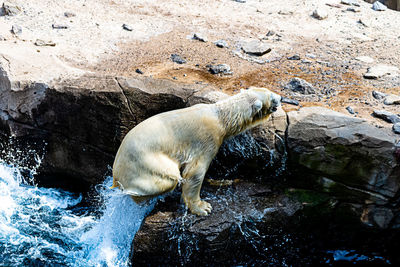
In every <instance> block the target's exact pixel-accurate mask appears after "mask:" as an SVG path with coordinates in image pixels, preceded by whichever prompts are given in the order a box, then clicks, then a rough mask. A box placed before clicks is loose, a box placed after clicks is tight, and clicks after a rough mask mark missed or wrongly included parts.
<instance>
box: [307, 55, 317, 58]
mask: <svg viewBox="0 0 400 267" xmlns="http://www.w3.org/2000/svg"><path fill="white" fill-rule="evenodd" d="M306 57H309V58H316V57H317V56H316V55H314V54H306Z"/></svg>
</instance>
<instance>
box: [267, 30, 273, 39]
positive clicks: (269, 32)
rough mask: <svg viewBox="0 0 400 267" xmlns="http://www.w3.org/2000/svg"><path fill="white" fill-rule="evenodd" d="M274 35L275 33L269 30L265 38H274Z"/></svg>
mask: <svg viewBox="0 0 400 267" xmlns="http://www.w3.org/2000/svg"><path fill="white" fill-rule="evenodd" d="M273 35H275V32H274V31H272V30H269V31H268V32H267V34H266V35H265V36H267V37H270V36H273Z"/></svg>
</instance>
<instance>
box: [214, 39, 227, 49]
mask: <svg viewBox="0 0 400 267" xmlns="http://www.w3.org/2000/svg"><path fill="white" fill-rule="evenodd" d="M214 44H215V45H216V46H217V47H219V48H224V47H228V43H227V42H226V41H225V40H218V41H215V42H214Z"/></svg>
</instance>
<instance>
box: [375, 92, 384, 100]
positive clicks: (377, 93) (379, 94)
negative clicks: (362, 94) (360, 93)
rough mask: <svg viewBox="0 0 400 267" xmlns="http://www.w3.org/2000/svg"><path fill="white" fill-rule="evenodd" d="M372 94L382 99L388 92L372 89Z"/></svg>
mask: <svg viewBox="0 0 400 267" xmlns="http://www.w3.org/2000/svg"><path fill="white" fill-rule="evenodd" d="M372 96H373V97H374V98H375V99H377V100H382V99H385V97H387V94H385V93H382V92H379V91H372Z"/></svg>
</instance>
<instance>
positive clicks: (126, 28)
mask: <svg viewBox="0 0 400 267" xmlns="http://www.w3.org/2000/svg"><path fill="white" fill-rule="evenodd" d="M122 29H124V30H126V31H129V32H131V31H133V28H132V27H131V26H129V25H128V24H125V23H124V24H122Z"/></svg>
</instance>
